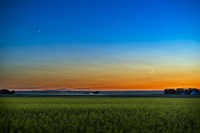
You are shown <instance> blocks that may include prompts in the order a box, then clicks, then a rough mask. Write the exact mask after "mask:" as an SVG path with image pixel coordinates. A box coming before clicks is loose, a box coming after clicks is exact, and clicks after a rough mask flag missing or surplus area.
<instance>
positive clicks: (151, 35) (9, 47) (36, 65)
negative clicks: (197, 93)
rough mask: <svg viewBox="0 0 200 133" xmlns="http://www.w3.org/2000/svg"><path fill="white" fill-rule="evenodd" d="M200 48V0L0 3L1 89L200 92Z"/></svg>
mask: <svg viewBox="0 0 200 133" xmlns="http://www.w3.org/2000/svg"><path fill="white" fill-rule="evenodd" d="M199 51H200V1H199V0H65V1H60V0H54V1H52V0H46V1H44V0H1V1H0V61H1V64H0V72H1V75H0V87H8V86H13V87H16V86H17V87H19V88H20V87H21V88H27V87H33V86H41V88H42V87H54V88H56V87H71V88H72V87H89V88H90V87H92V88H93V87H94V88H119V89H122V88H127V89H131V88H132V89H138V88H143V89H159V88H164V87H186V86H189V87H200V85H199V82H198V81H199V80H200V76H199V75H200V71H199V68H200V63H199V59H200V53H199ZM154 75H155V76H154ZM153 76H154V77H153ZM111 83H113V84H111ZM113 85H114V86H113Z"/></svg>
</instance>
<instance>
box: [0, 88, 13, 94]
mask: <svg viewBox="0 0 200 133" xmlns="http://www.w3.org/2000/svg"><path fill="white" fill-rule="evenodd" d="M14 93H15V90H12V91H10V90H7V89H0V94H14Z"/></svg>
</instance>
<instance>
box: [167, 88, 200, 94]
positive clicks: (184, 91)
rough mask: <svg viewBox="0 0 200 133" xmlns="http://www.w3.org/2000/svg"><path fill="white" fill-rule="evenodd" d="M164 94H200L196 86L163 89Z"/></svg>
mask: <svg viewBox="0 0 200 133" xmlns="http://www.w3.org/2000/svg"><path fill="white" fill-rule="evenodd" d="M164 91H165V94H178V95H200V89H197V88H176V89H174V88H168V89H165V90H164Z"/></svg>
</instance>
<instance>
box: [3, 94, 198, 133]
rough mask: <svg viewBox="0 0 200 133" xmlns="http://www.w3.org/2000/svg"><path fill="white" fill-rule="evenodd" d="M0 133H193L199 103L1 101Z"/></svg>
mask: <svg viewBox="0 0 200 133" xmlns="http://www.w3.org/2000/svg"><path fill="white" fill-rule="evenodd" d="M0 132H1V133H65V132H66V133H73V132H77V133H82V132H83V133H84V132H85V133H92V132H95V133H107V132H109V133H120V132H124V133H128V132H133V133H134V132H135V133H148V132H152V133H163V132H167V133H185V132H186V133H199V132H200V99H199V98H116V97H115V98H113V97H110V98H109V97H45V98H44V97H1V98H0Z"/></svg>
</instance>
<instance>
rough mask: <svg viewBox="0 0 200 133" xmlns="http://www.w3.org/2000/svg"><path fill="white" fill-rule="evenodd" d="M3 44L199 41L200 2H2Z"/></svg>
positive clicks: (0, 32)
mask: <svg viewBox="0 0 200 133" xmlns="http://www.w3.org/2000/svg"><path fill="white" fill-rule="evenodd" d="M0 5H1V15H0V18H1V22H0V29H1V30H0V36H1V45H2V44H26V45H29V44H52V43H53V44H54V43H113V42H114V43H127V42H149V41H151V42H152V41H153V42H155V41H169V40H198V41H199V40H200V39H199V36H200V26H199V23H200V8H199V7H200V2H199V0H132V1H131V0H125V1H124V0H121V1H120V0H109V1H108V0H84V1H83V0H66V1H59V0H58V1H57V0H55V1H51V0H49V1H44V0H30V1H29V0H19V1H16V0H6V1H1V4H0Z"/></svg>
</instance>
